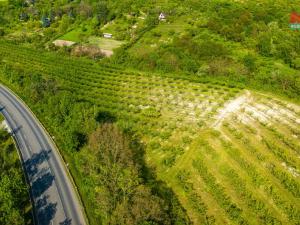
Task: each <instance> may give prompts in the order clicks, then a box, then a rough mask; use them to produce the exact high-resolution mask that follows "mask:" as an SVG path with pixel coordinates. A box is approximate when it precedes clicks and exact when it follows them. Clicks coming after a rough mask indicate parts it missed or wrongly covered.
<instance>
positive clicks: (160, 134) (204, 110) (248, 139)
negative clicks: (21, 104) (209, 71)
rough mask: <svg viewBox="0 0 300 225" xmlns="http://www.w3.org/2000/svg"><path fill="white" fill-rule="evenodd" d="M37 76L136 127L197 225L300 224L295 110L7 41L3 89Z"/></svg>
mask: <svg viewBox="0 0 300 225" xmlns="http://www.w3.org/2000/svg"><path fill="white" fill-rule="evenodd" d="M11 71H14V72H13V73H12V72H11ZM33 72H34V73H37V74H41V75H42V76H43V78H44V79H46V80H47V79H54V80H55V81H56V82H57V83H58V87H59V91H67V92H71V93H73V94H75V95H76V96H77V98H78V99H79V100H80V101H83V102H87V103H89V104H90V105H92V106H93V107H94V108H95V109H96V110H97V111H100V112H105V113H107V114H110V115H113V116H114V117H116V118H117V120H118V121H122V122H123V123H126V126H128V127H131V129H132V130H133V131H134V133H135V134H136V135H137V136H139V137H140V139H141V142H142V143H143V144H144V145H145V146H146V147H145V148H146V153H145V160H146V162H147V165H148V166H149V167H151V168H155V171H156V175H157V177H158V179H160V180H163V181H165V182H166V183H167V185H168V186H169V187H171V188H172V190H173V191H174V192H175V194H176V196H178V198H179V200H180V202H181V204H182V205H183V207H184V208H185V209H186V211H187V213H188V215H189V217H190V219H191V221H192V222H193V223H194V224H299V221H300V201H299V198H300V107H299V106H298V105H296V104H292V103H288V102H285V101H282V100H279V99H276V98H274V97H270V96H267V95H263V94H261V93H256V92H252V91H248V90H243V89H240V88H239V87H236V86H232V85H227V84H225V83H220V82H214V83H213V82H205V81H203V82H194V81H191V80H188V79H183V78H182V79H181V78H174V77H171V76H164V77H162V76H158V75H155V74H146V73H138V72H132V71H126V70H122V69H120V68H116V67H112V66H109V65H101V64H100V65H99V64H96V63H93V62H91V61H88V60H85V59H78V58H77V59H75V58H70V57H65V56H58V55H57V54H55V53H50V52H42V51H37V50H32V49H30V48H27V47H23V46H19V45H15V44H12V43H9V42H4V41H0V79H1V80H2V82H5V83H6V84H8V85H11V86H12V87H16V83H19V84H20V83H21V84H22V79H25V78H24V76H29V77H30V76H33V75H32V74H33ZM14 73H18V74H21V75H22V76H20V77H18V79H19V80H16V78H15V77H14V76H13V74H14ZM20 79H21V80H20ZM29 79H30V78H29ZM19 92H21V89H19ZM21 94H22V93H21ZM23 94H24V95H25V93H23ZM79 190H81V189H80V187H79Z"/></svg>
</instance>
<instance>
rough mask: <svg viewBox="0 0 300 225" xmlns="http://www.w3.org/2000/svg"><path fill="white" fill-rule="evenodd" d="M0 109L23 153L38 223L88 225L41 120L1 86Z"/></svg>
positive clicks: (62, 164) (41, 224) (39, 224)
mask: <svg viewBox="0 0 300 225" xmlns="http://www.w3.org/2000/svg"><path fill="white" fill-rule="evenodd" d="M0 108H1V113H2V114H3V116H4V117H5V119H6V122H7V125H8V127H9V128H10V130H11V133H12V135H13V136H14V139H15V141H16V143H17V145H18V148H19V150H20V153H21V158H22V161H23V166H24V170H25V173H26V175H27V181H28V183H29V185H30V187H31V190H30V193H31V198H32V200H33V203H34V210H33V212H34V217H35V223H36V225H54V224H58V225H71V224H72V225H85V224H86V223H85V220H84V216H83V209H82V207H81V205H80V202H79V199H78V197H77V195H76V192H75V190H74V186H73V185H72V182H71V180H70V178H69V176H68V174H67V172H66V167H65V166H64V163H63V161H62V159H61V157H60V155H59V153H58V151H57V150H56V148H55V145H54V144H53V142H52V141H51V139H50V138H49V136H48V135H47V134H46V133H45V131H44V129H43V128H42V126H41V125H40V123H39V121H37V119H36V118H35V117H34V116H33V115H32V113H31V112H30V110H29V109H28V108H27V107H26V106H25V105H24V103H22V102H21V101H20V100H19V99H18V98H17V97H16V96H15V95H14V94H13V93H12V92H11V91H10V90H8V89H7V88H6V87H4V86H2V85H0Z"/></svg>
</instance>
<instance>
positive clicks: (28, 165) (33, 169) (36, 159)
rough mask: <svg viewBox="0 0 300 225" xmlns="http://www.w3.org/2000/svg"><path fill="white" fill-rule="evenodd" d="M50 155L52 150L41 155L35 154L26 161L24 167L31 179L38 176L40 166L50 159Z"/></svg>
mask: <svg viewBox="0 0 300 225" xmlns="http://www.w3.org/2000/svg"><path fill="white" fill-rule="evenodd" d="M50 153H51V150H48V151H47V150H42V151H41V152H39V153H35V154H33V155H32V157H31V158H30V159H28V160H26V161H25V163H24V165H25V169H26V172H27V175H28V178H29V179H31V178H32V177H33V176H35V175H37V173H38V172H39V171H38V166H39V165H40V164H42V163H43V162H45V161H47V160H48V159H49V154H50Z"/></svg>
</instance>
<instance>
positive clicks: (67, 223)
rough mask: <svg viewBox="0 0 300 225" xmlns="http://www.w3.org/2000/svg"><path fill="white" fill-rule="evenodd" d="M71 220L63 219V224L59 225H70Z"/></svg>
mask: <svg viewBox="0 0 300 225" xmlns="http://www.w3.org/2000/svg"><path fill="white" fill-rule="evenodd" d="M71 224H72V219H68V218H67V219H65V220H64V221H63V222H60V223H59V225H71Z"/></svg>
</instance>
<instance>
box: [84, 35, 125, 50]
mask: <svg viewBox="0 0 300 225" xmlns="http://www.w3.org/2000/svg"><path fill="white" fill-rule="evenodd" d="M88 43H89V44H93V45H97V46H98V47H99V48H101V49H105V50H113V49H116V48H118V47H120V46H121V45H122V44H124V42H122V41H117V40H114V39H108V38H100V37H95V36H91V37H89V38H88Z"/></svg>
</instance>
